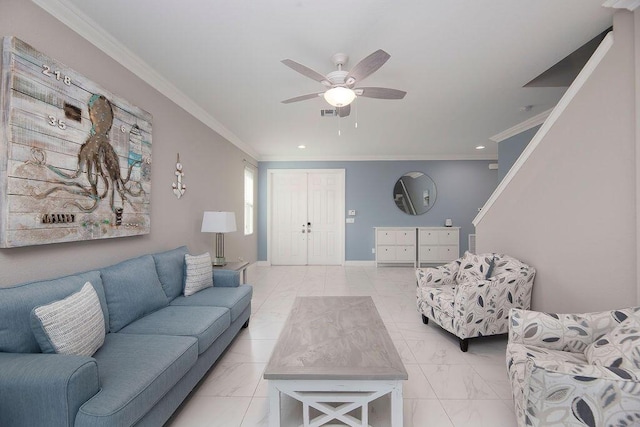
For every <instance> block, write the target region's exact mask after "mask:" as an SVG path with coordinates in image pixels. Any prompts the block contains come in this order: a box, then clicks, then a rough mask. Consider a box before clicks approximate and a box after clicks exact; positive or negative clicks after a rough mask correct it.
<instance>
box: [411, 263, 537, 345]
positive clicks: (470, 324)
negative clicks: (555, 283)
mask: <svg viewBox="0 0 640 427" xmlns="http://www.w3.org/2000/svg"><path fill="white" fill-rule="evenodd" d="M535 275H536V271H535V269H534V268H532V267H529V266H528V265H526V264H523V263H521V262H520V261H518V260H517V259H515V258H512V257H510V256H507V255H499V254H483V255H474V254H472V253H470V252H465V254H464V256H463V257H462V258H460V259H457V260H455V261H453V262H451V263H449V264H445V265H442V266H439V267H437V268H424V269H423V268H418V269H416V278H417V281H418V288H417V297H418V301H417V303H418V311H419V312H420V313H422V321H423V322H424V323H425V324H427V323H428V322H429V319H431V320H433V321H434V322H435V323H437V324H438V325H440V326H441V327H442V328H444V329H446V330H447V331H449V332H451V333H452V334H454V335H455V336H457V337H458V338H459V339H460V350H462V351H467V349H468V346H469V338H473V337H479V336H486V335H497V334H505V333H507V331H508V329H509V320H508V319H509V309H510V308H514V307H515V308H529V306H530V302H531V289H532V286H533V280H534V278H535Z"/></svg>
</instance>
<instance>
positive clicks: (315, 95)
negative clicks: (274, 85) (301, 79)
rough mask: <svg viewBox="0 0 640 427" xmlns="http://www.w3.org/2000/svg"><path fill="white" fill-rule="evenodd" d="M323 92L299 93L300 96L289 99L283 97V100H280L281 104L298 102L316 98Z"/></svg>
mask: <svg viewBox="0 0 640 427" xmlns="http://www.w3.org/2000/svg"><path fill="white" fill-rule="evenodd" d="M323 93H324V92H320V93H309V94H307V95H300V96H296V97H295V98H289V99H285V100H284V101H281V102H282V103H283V104H291V103H292V102H298V101H306V100H307V99H313V98H317V97H319V96H320V95H322V94H323Z"/></svg>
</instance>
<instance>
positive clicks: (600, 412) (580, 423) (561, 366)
mask: <svg viewBox="0 0 640 427" xmlns="http://www.w3.org/2000/svg"><path fill="white" fill-rule="evenodd" d="M510 317H511V323H510V326H509V344H508V345H507V369H508V371H509V378H510V380H511V388H512V391H513V398H514V404H515V409H516V418H517V419H518V426H519V427H528V426H569V427H584V426H637V425H640V380H639V377H640V307H636V308H628V309H622V310H614V311H605V312H599V313H586V314H551V313H538V312H535V311H527V310H518V309H514V310H511V314H510Z"/></svg>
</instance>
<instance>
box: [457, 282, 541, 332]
mask: <svg viewBox="0 0 640 427" xmlns="http://www.w3.org/2000/svg"><path fill="white" fill-rule="evenodd" d="M532 282H533V280H532V279H530V278H528V277H522V278H517V279H514V280H502V279H498V278H490V279H486V280H478V281H474V282H466V283H461V284H459V285H458V286H456V288H455V294H454V304H453V312H454V328H455V329H456V331H457V332H458V336H459V337H462V338H465V337H472V336H476V335H478V333H480V335H495V334H503V333H506V332H507V331H508V329H509V323H508V321H507V319H508V318H509V310H510V309H511V308H514V307H515V308H529V306H530V304H531V290H532Z"/></svg>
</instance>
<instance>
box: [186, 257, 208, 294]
mask: <svg viewBox="0 0 640 427" xmlns="http://www.w3.org/2000/svg"><path fill="white" fill-rule="evenodd" d="M184 264H185V269H186V271H185V275H184V296H185V297H188V296H189V295H193V294H195V293H196V292H198V291H201V290H203V289H205V288H210V287H212V286H213V267H212V266H211V255H209V252H205V253H203V254H202V255H189V254H185V256H184Z"/></svg>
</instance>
